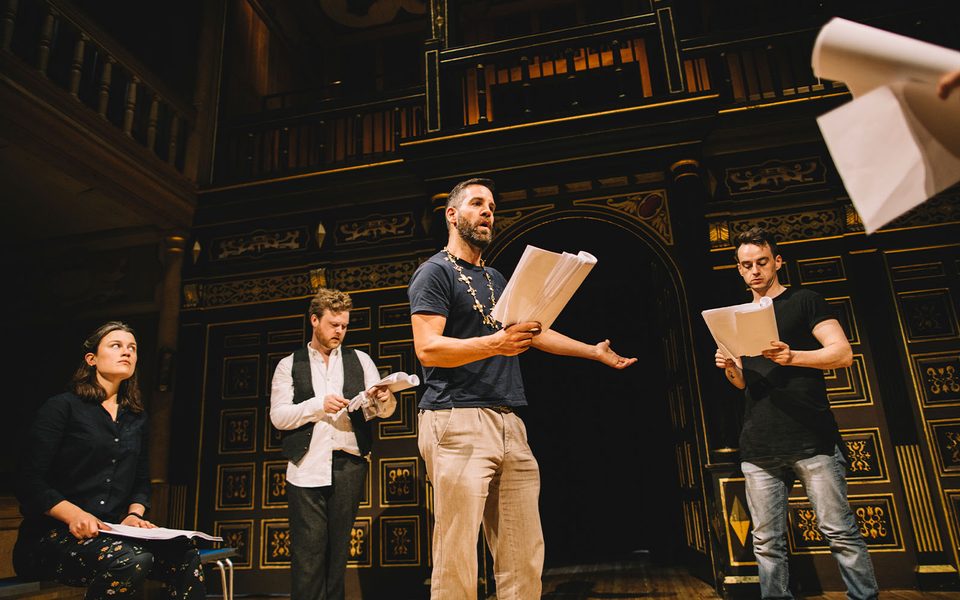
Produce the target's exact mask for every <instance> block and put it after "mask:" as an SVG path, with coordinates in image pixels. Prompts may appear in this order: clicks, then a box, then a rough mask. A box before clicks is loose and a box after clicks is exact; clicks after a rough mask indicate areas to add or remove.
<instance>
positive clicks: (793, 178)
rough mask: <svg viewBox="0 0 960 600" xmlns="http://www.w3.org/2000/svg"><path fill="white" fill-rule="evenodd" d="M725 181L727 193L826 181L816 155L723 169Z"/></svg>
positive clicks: (824, 172) (750, 191)
mask: <svg viewBox="0 0 960 600" xmlns="http://www.w3.org/2000/svg"><path fill="white" fill-rule="evenodd" d="M724 179H725V183H726V185H727V188H728V189H729V190H730V195H731V196H738V195H742V194H749V193H755V192H782V191H783V190H787V189H790V188H795V187H800V186H807V185H811V184H817V183H825V182H826V169H825V168H824V166H823V162H822V161H821V160H820V157H818V156H813V157H809V158H799V159H795V160H770V161H767V162H765V163H763V164H761V165H751V166H748V167H738V168H732V169H726V171H725V176H724Z"/></svg>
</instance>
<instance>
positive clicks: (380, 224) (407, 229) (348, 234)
mask: <svg viewBox="0 0 960 600" xmlns="http://www.w3.org/2000/svg"><path fill="white" fill-rule="evenodd" d="M413 233H414V219H413V213H401V214H395V215H372V216H369V217H366V218H363V219H356V220H351V221H338V222H337V229H336V235H335V238H336V242H337V245H338V246H350V245H355V244H375V243H377V242H380V241H383V240H392V239H406V238H411V237H413Z"/></svg>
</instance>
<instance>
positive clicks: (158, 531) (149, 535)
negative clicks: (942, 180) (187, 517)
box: [101, 523, 223, 542]
mask: <svg viewBox="0 0 960 600" xmlns="http://www.w3.org/2000/svg"><path fill="white" fill-rule="evenodd" d="M104 525H106V526H107V527H109V528H110V529H103V530H101V531H104V532H107V533H109V534H110V535H119V536H121V537H129V538H136V539H138V540H172V539H173V538H177V537H186V538H195V537H196V538H200V539H203V540H208V541H211V542H222V541H223V538H222V537H216V536H213V535H210V534H208V533H203V532H202V531H189V530H186V529H168V528H166V527H153V528H149V529H148V528H146V527H131V526H130V525H120V524H119V523H104Z"/></svg>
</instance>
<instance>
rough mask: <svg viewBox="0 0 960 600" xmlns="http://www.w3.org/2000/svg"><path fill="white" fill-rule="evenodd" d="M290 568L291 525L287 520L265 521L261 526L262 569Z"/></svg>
mask: <svg viewBox="0 0 960 600" xmlns="http://www.w3.org/2000/svg"><path fill="white" fill-rule="evenodd" d="M289 566H290V524H289V522H288V521H287V520H286V519H264V520H263V521H262V522H261V525H260V568H261V569H281V568H286V567H289Z"/></svg>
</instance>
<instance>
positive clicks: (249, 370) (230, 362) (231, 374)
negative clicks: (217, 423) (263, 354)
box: [221, 356, 260, 400]
mask: <svg viewBox="0 0 960 600" xmlns="http://www.w3.org/2000/svg"><path fill="white" fill-rule="evenodd" d="M259 380H260V357H259V356H228V357H225V358H224V359H223V386H222V388H221V393H222V395H223V399H224V400H243V399H249V400H253V399H256V398H258V397H259V393H260V389H259V387H260V381H259Z"/></svg>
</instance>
